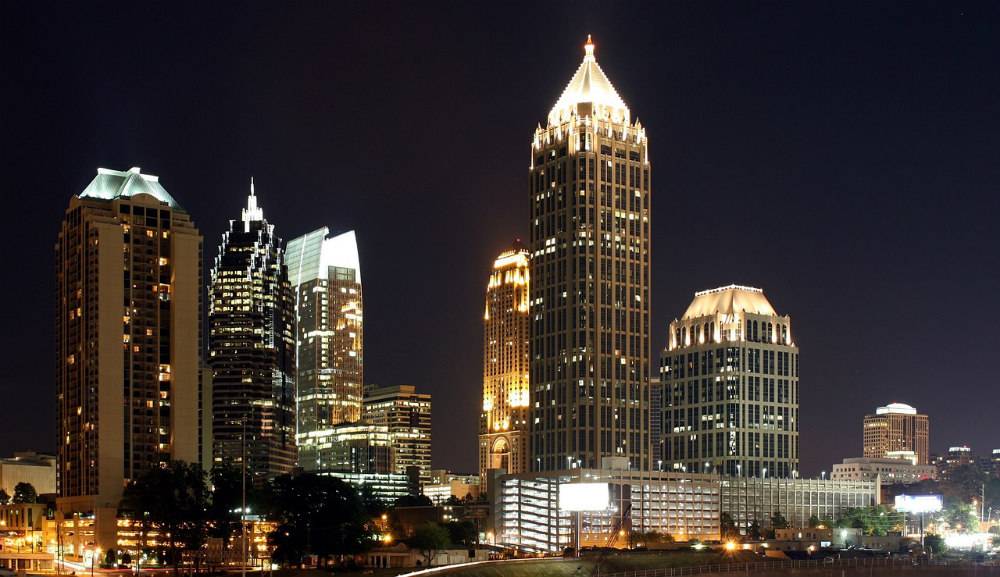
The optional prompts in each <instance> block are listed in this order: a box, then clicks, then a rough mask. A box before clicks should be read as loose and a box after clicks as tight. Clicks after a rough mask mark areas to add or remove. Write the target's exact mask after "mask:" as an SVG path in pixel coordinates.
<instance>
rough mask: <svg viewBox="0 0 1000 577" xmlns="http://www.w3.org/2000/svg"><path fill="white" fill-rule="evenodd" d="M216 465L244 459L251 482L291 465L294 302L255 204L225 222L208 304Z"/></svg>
mask: <svg viewBox="0 0 1000 577" xmlns="http://www.w3.org/2000/svg"><path fill="white" fill-rule="evenodd" d="M208 307H209V308H208V325H209V326H208V333H209V334H208V349H209V357H208V364H209V366H210V367H211V368H212V373H213V386H212V409H213V425H212V430H213V437H214V441H213V450H212V456H213V460H214V462H215V463H218V464H222V463H226V464H237V463H241V462H242V459H243V441H244V434H245V435H246V455H247V471H248V472H249V475H250V478H251V479H252V480H253V482H254V483H255V484H257V485H260V484H262V483H264V482H265V481H267V480H269V479H271V478H273V477H275V476H277V475H283V474H286V473H290V472H292V470H293V469H294V468H295V335H294V332H293V331H294V326H295V325H294V317H293V314H294V300H293V298H292V292H291V288H290V286H289V283H288V273H287V271H286V269H285V263H284V251H283V249H282V246H281V239H280V238H278V237H277V236H276V235H275V233H274V225H273V224H270V223H268V222H267V220H265V219H264V211H263V210H261V209H260V208H259V207H258V206H257V196H256V195H255V194H254V187H253V181H252V180H251V182H250V196H249V197H248V198H247V207H246V208H245V209H243V213H242V215H241V217H240V219H239V220H231V221H229V230H227V231H226V232H225V233H223V235H222V244H220V245H219V254H218V256H216V257H215V264H214V266H213V267H212V275H211V284H210V286H209V304H208Z"/></svg>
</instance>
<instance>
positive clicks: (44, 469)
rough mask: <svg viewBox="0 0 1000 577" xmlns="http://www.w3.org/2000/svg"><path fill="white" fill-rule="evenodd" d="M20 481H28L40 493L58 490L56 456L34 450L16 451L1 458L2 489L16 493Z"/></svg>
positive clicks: (0, 481)
mask: <svg viewBox="0 0 1000 577" xmlns="http://www.w3.org/2000/svg"><path fill="white" fill-rule="evenodd" d="M18 483H28V484H30V485H31V486H32V487H34V488H35V492H36V493H38V494H39V495H45V494H48V493H55V492H56V458H55V455H46V454H43V453H36V452H34V451H21V452H16V453H14V456H13V457H9V458H6V459H0V490H3V491H4V492H6V493H7V495H10V496H13V495H14V487H16V486H17V484H18Z"/></svg>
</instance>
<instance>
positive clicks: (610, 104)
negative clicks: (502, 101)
mask: <svg viewBox="0 0 1000 577" xmlns="http://www.w3.org/2000/svg"><path fill="white" fill-rule="evenodd" d="M583 50H584V56H583V62H581V63H580V67H579V68H577V70H576V74H574V75H573V78H572V79H571V80H570V81H569V84H568V85H567V86H566V89H565V90H563V93H562V96H560V97H559V100H558V101H556V104H555V106H553V107H552V110H550V111H549V126H555V125H558V124H561V123H562V122H566V121H567V120H569V119H570V118H572V117H573V116H595V117H597V118H606V119H608V120H611V121H612V122H622V123H625V124H629V110H628V106H626V105H625V101H624V100H622V97H621V96H619V95H618V91H617V90H615V87H614V86H613V85H612V84H611V81H610V80H608V77H607V75H605V74H604V71H603V70H601V66H600V65H599V64H598V63H597V58H595V57H594V39H593V38H592V37H591V36H590V35H589V34H588V35H587V43H586V44H584V45H583ZM581 104H585V105H587V106H584V107H580V105H581Z"/></svg>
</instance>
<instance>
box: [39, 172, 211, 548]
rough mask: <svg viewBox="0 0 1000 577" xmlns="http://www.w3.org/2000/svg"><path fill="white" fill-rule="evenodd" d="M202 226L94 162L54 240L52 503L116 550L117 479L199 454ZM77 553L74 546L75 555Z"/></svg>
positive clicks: (146, 182)
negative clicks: (86, 519) (89, 518)
mask: <svg viewBox="0 0 1000 577" xmlns="http://www.w3.org/2000/svg"><path fill="white" fill-rule="evenodd" d="M201 241H202V238H201V234H200V233H199V232H198V229H197V228H195V225H194V223H193V222H192V221H191V217H190V216H189V215H188V213H187V211H185V210H184V209H183V208H181V206H180V205H178V204H177V202H176V201H175V200H174V199H173V197H171V196H170V194H168V193H167V191H166V190H164V188H163V187H162V186H161V185H160V182H159V179H158V178H157V177H155V176H152V175H149V174H142V173H141V172H140V170H139V169H138V168H132V169H131V170H128V171H124V172H119V171H117V170H107V169H103V168H101V169H98V171H97V176H96V177H95V178H94V180H93V181H91V183H90V184H89V185H88V186H87V188H86V189H84V191H83V192H81V193H80V194H78V195H75V196H73V197H72V198H71V199H70V201H69V208H68V209H67V210H66V216H65V218H64V219H63V222H62V226H61V227H60V230H59V238H58V241H57V242H56V246H55V269H56V293H55V296H56V302H55V321H56V322H55V342H56V359H55V361H56V363H55V375H56V393H57V399H58V400H57V405H56V408H57V432H58V437H57V438H58V439H59V442H58V443H57V446H58V473H57V475H58V477H57V480H58V491H59V498H58V501H57V507H58V509H59V511H60V512H62V513H63V514H65V515H67V516H70V515H73V514H77V513H78V514H82V515H93V516H94V517H93V522H94V526H93V537H91V539H93V543H94V544H95V545H96V546H97V547H100V548H102V549H104V550H108V549H112V548H116V547H117V543H116V542H115V540H114V535H115V512H116V509H117V507H118V502H119V500H120V499H121V494H122V489H123V488H124V486H125V484H126V483H127V482H128V481H130V480H133V479H136V478H137V477H139V476H140V475H142V474H143V473H145V472H147V471H149V470H151V469H155V468H157V467H160V466H161V465H164V464H166V463H168V462H169V461H171V460H182V461H187V462H190V463H199V464H205V463H207V461H208V459H207V453H208V451H209V450H208V448H207V446H206V445H207V444H208V439H207V438H206V437H207V436H208V431H209V430H210V423H204V422H202V416H203V415H205V414H206V413H207V410H206V408H207V407H205V406H204V405H203V403H204V401H205V400H206V398H205V397H207V395H205V396H203V392H204V391H203V390H202V387H201V378H200V366H201V295H202V290H203V289H202V287H203V285H202V278H201ZM77 555H80V553H79V552H78V553H77Z"/></svg>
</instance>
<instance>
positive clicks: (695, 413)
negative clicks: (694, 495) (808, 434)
mask: <svg viewBox="0 0 1000 577" xmlns="http://www.w3.org/2000/svg"><path fill="white" fill-rule="evenodd" d="M791 331H792V329H791V319H790V317H788V316H787V315H785V316H779V315H778V313H777V312H775V310H774V307H772V306H771V303H770V302H768V300H767V297H765V296H764V291H762V290H761V289H758V288H751V287H743V286H737V285H729V286H725V287H721V288H717V289H712V290H706V291H701V292H698V293H695V295H694V300H693V301H692V302H691V305H690V306H689V307H688V309H687V311H685V313H684V316H682V317H681V318H680V319H679V320H677V319H675V320H674V321H673V322H672V323H670V333H669V335H668V337H667V338H668V344H667V348H666V350H664V351H663V356H662V358H661V363H660V382H661V383H662V386H663V391H662V402H661V406H662V411H663V416H662V423H663V440H664V444H663V448H664V456H663V460H664V463H663V468H664V469H667V470H681V471H687V472H692V473H722V474H726V475H738V476H747V477H757V476H761V477H766V476H771V477H795V476H797V475H798V469H799V349H798V347H796V346H795V344H794V343H793V341H792V332H791Z"/></svg>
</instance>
